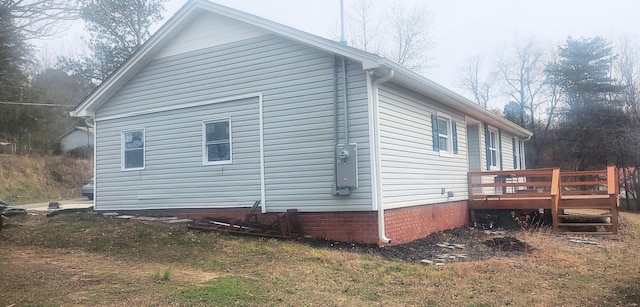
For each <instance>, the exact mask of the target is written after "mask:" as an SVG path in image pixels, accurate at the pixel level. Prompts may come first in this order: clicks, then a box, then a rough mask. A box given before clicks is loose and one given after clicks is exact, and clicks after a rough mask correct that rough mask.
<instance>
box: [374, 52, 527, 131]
mask: <svg viewBox="0 0 640 307" xmlns="http://www.w3.org/2000/svg"><path fill="white" fill-rule="evenodd" d="M384 62H385V63H383V65H384V66H387V67H389V68H392V69H394V70H395V71H396V74H395V75H394V77H393V79H392V82H396V83H398V84H400V85H402V86H405V87H407V88H409V89H412V90H414V91H416V92H418V93H420V94H423V95H425V96H427V97H430V98H433V99H434V100H435V101H438V102H441V103H444V104H446V105H449V106H451V107H453V108H454V109H456V110H458V111H460V112H463V113H464V114H466V115H469V116H471V117H474V118H476V119H478V120H482V121H485V122H488V123H490V124H493V125H495V126H497V127H500V128H502V129H505V130H507V131H509V132H512V133H514V134H515V135H516V136H519V137H523V138H528V137H531V136H532V135H533V133H532V132H530V131H529V130H527V129H525V128H522V127H520V126H518V125H517V124H515V123H513V122H511V121H510V120H508V119H506V118H504V117H502V116H500V115H498V114H495V113H493V112H491V111H489V110H487V109H485V108H483V107H481V106H479V105H477V104H476V103H474V102H472V101H471V100H469V99H467V98H464V97H462V96H461V95H460V94H458V93H455V92H453V91H451V90H450V89H447V88H445V87H444V86H442V85H439V84H437V83H435V82H433V81H431V80H429V79H427V78H425V77H423V76H420V75H418V74H417V73H415V72H413V71H411V70H409V69H407V68H404V67H402V66H401V65H399V64H396V63H393V62H391V61H389V60H385V61H384Z"/></svg>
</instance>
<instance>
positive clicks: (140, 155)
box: [122, 129, 145, 170]
mask: <svg viewBox="0 0 640 307" xmlns="http://www.w3.org/2000/svg"><path fill="white" fill-rule="evenodd" d="M144 148H145V147H144V129H141V130H129V131H123V132H122V169H123V170H136V169H143V168H144V150H145V149H144Z"/></svg>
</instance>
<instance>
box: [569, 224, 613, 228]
mask: <svg viewBox="0 0 640 307" xmlns="http://www.w3.org/2000/svg"><path fill="white" fill-rule="evenodd" d="M558 226H563V227H593V226H613V224H612V223H558Z"/></svg>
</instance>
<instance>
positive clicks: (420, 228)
mask: <svg viewBox="0 0 640 307" xmlns="http://www.w3.org/2000/svg"><path fill="white" fill-rule="evenodd" d="M248 211H249V208H227V209H171V210H167V209H162V210H139V211H121V212H120V213H122V214H132V215H133V214H136V215H148V216H176V217H179V218H191V219H196V218H203V217H224V218H230V219H238V220H242V219H244V218H245V215H246V214H247V212H248ZM468 211H469V210H468V206H467V202H466V201H460V202H450V203H442V204H433V205H422V206H413V207H407V208H399V209H389V210H385V228H386V229H385V230H386V235H387V237H388V238H390V239H391V240H392V241H391V244H392V245H395V244H401V243H406V242H410V241H413V240H416V239H419V238H422V237H425V236H427V235H429V234H430V233H433V232H436V231H440V230H445V229H450V228H456V227H460V226H464V225H466V224H467V223H468V220H469V215H468ZM257 216H258V221H259V222H261V223H270V222H272V221H273V220H275V218H276V217H275V216H276V213H265V214H260V213H259V214H258V215H257ZM298 222H299V224H300V227H301V233H302V235H303V236H304V237H308V238H320V239H327V240H336V241H343V242H354V243H367V244H378V243H380V242H378V212H377V211H366V212H360V211H357V212H298Z"/></svg>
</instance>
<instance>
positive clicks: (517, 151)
mask: <svg viewBox="0 0 640 307" xmlns="http://www.w3.org/2000/svg"><path fill="white" fill-rule="evenodd" d="M513 140H514V142H513V144H515V146H513V148H512V150H513V155H514V156H515V157H516V158H515V163H516V164H515V165H514V166H513V169H520V149H519V147H520V139H518V138H517V137H513Z"/></svg>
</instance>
